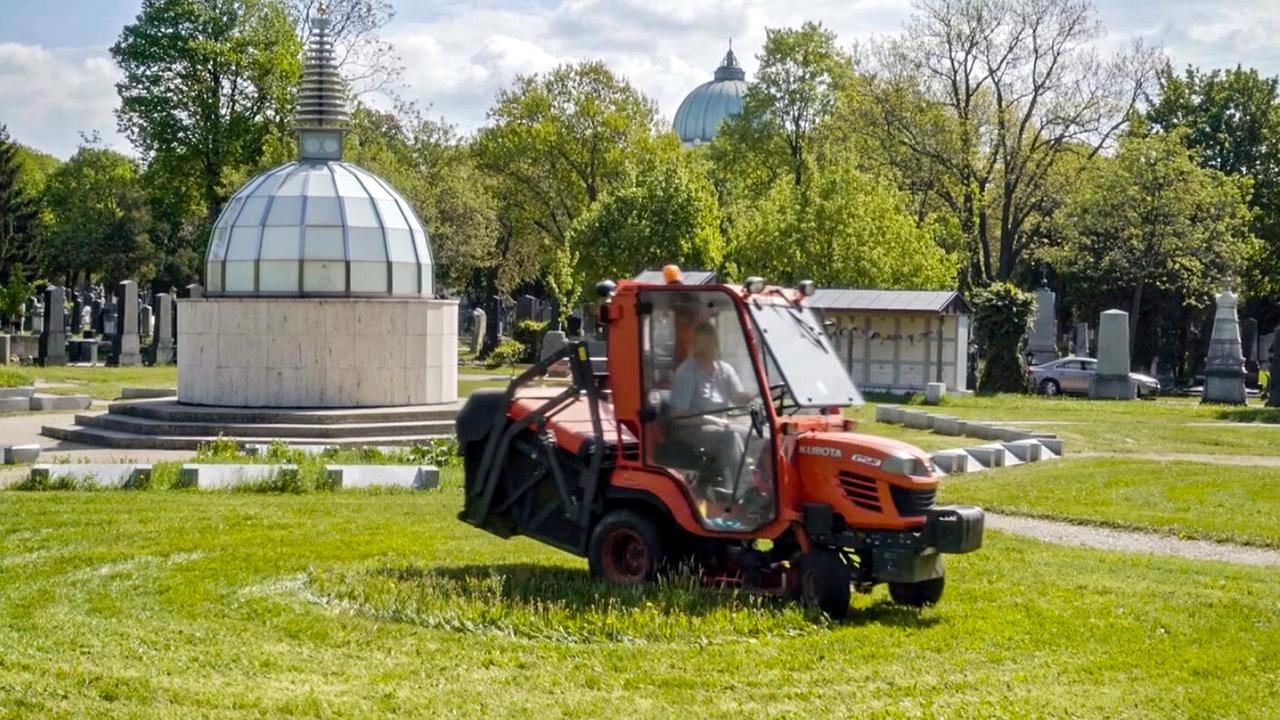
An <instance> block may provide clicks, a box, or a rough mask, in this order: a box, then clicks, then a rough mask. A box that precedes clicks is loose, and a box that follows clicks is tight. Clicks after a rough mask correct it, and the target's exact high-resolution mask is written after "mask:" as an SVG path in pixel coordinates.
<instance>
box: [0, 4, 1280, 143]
mask: <svg viewBox="0 0 1280 720" xmlns="http://www.w3.org/2000/svg"><path fill="white" fill-rule="evenodd" d="M1097 2H1098V11H1099V15H1100V17H1101V19H1102V21H1103V23H1104V24H1105V25H1106V28H1107V31H1108V34H1107V36H1106V37H1105V38H1103V39H1102V40H1101V41H1100V42H1101V43H1102V44H1103V45H1104V46H1120V45H1121V44H1124V43H1125V42H1127V40H1128V39H1129V38H1132V37H1135V36H1141V37H1142V38H1144V39H1146V40H1147V41H1148V42H1149V43H1152V44H1157V45H1160V46H1162V47H1164V48H1165V49H1166V52H1167V53H1168V54H1169V55H1170V56H1171V57H1172V58H1173V59H1174V60H1175V62H1176V63H1178V64H1179V65H1184V64H1188V63H1190V64H1195V65H1200V66H1202V67H1226V66H1234V65H1236V64H1244V65H1246V66H1253V67H1257V68H1259V69H1260V70H1262V71H1263V72H1265V73H1267V74H1270V75H1275V74H1280V40H1278V39H1277V38H1280V0H1097ZM910 6H911V0H608V1H606V0H473V1H466V0H436V1H428V0H396V7H397V17H396V19H395V22H394V23H393V24H392V25H391V26H389V27H388V28H387V36H388V39H389V40H391V41H392V42H393V43H394V44H395V46H396V48H397V50H398V52H399V53H400V55H401V57H402V59H403V61H404V65H405V76H404V83H405V88H404V89H403V94H404V95H405V96H407V97H409V98H412V99H415V100H418V101H419V102H421V103H422V104H424V105H430V106H431V114H432V115H434V116H443V117H445V118H446V119H448V120H449V121H450V122H453V123H454V124H456V125H457V126H458V127H459V128H460V129H461V130H463V131H469V130H472V129H474V128H475V127H477V126H478V125H480V124H482V123H483V122H484V117H485V110H486V109H487V108H488V107H489V105H490V104H491V102H492V100H493V97H494V93H495V91H496V90H497V89H498V88H499V87H502V86H503V85H504V84H506V83H507V82H509V81H510V80H511V78H512V77H514V76H515V75H516V74H517V73H529V72H537V71H541V70H546V69H549V68H551V67H553V66H555V65H556V64H558V63H560V62H563V61H570V60H577V59H583V58H602V59H604V60H605V61H607V62H608V63H609V64H610V65H611V66H612V67H613V68H614V69H615V70H617V71H619V72H621V73H622V74H624V75H625V76H626V77H627V78H629V79H630V80H631V82H632V83H634V84H635V85H636V86H638V87H639V88H640V89H641V90H642V91H644V92H645V93H647V94H649V95H650V96H651V97H653V98H655V99H656V100H657V101H658V104H659V107H660V109H661V111H662V113H663V114H664V115H665V116H667V117H670V116H671V115H672V114H674V112H675V108H676V106H677V105H679V103H680V99H681V98H682V97H683V96H684V94H685V93H686V92H688V90H690V89H691V88H693V87H694V86H696V85H698V84H699V83H702V82H705V81H706V80H709V79H710V78H711V73H712V71H713V70H714V68H715V66H716V65H717V64H718V61H719V59H720V57H721V56H722V55H723V54H724V51H725V47H726V45H727V44H728V41H729V38H733V44H734V48H735V49H736V50H737V51H738V55H739V57H740V58H741V59H742V61H743V65H744V66H745V67H746V69H747V71H748V72H749V73H750V72H751V71H753V70H754V69H755V59H754V57H753V56H754V55H755V53H756V52H758V51H759V48H760V45H761V43H762V41H763V39H764V29H765V28H766V27H777V26H785V25H794V24H798V23H800V22H803V21H804V20H821V21H823V22H824V23H825V24H826V25H827V26H828V27H830V28H832V29H834V30H835V31H836V32H837V33H838V34H839V36H840V38H841V40H842V42H845V43H852V42H854V41H855V40H864V39H868V38H871V37H874V36H880V35H886V34H891V33H894V32H896V31H897V30H898V29H899V28H900V27H901V25H902V22H903V20H904V19H905V18H906V17H907V16H908V15H909V14H910V11H911V7H910ZM138 7H139V0H0V123H4V124H7V125H8V127H9V132H10V134H11V135H12V136H13V137H14V138H15V139H17V140H19V141H20V142H23V143H26V144H29V145H33V146H35V147H37V148H40V149H42V150H44V151H46V152H50V153H53V154H54V155H57V156H59V157H63V158H65V157H67V156H68V155H70V154H71V153H72V152H74V151H75V147H76V145H77V143H78V142H79V133H81V132H92V131H98V132H100V133H101V134H102V136H103V138H104V139H105V140H106V141H107V142H108V144H110V145H112V146H113V147H116V148H118V149H120V150H124V151H129V150H130V148H129V147H128V144H127V143H126V142H125V141H124V140H123V139H122V138H120V136H119V135H118V134H117V133H116V128H115V119H114V116H113V111H114V109H115V106H116V93H115V87H114V83H115V81H116V79H117V77H118V71H117V70H116V68H115V66H114V64H113V63H112V61H111V58H110V55H109V54H108V52H107V48H108V47H109V46H110V45H111V43H112V42H113V41H114V40H115V38H116V37H117V36H118V35H119V32H120V29H121V28H122V27H123V26H124V25H125V24H126V23H128V22H131V21H132V20H133V18H134V17H135V16H136V14H137V12H138Z"/></svg>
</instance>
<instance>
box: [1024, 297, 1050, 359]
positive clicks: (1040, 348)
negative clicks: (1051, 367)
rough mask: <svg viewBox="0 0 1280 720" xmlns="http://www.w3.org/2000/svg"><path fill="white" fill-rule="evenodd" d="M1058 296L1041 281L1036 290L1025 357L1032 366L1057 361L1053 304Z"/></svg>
mask: <svg viewBox="0 0 1280 720" xmlns="http://www.w3.org/2000/svg"><path fill="white" fill-rule="evenodd" d="M1057 298H1058V296H1057V295H1055V294H1054V292H1053V291H1052V290H1050V289H1049V285H1048V284H1047V283H1046V282H1044V281H1042V282H1041V283H1040V288H1039V289H1038V290H1036V317H1035V320H1034V321H1033V322H1032V324H1031V334H1030V335H1029V336H1028V337H1027V355H1028V356H1029V357H1028V359H1029V361H1030V362H1031V364H1032V365H1040V364H1041V363H1047V362H1050V361H1052V360H1057V359H1058V342H1057V341H1058V319H1057V316H1056V315H1055V314H1054V303H1055V302H1057Z"/></svg>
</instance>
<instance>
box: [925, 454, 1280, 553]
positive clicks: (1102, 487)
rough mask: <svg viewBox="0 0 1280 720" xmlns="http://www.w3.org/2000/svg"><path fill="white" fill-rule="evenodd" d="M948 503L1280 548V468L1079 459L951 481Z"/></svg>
mask: <svg viewBox="0 0 1280 720" xmlns="http://www.w3.org/2000/svg"><path fill="white" fill-rule="evenodd" d="M941 497H942V499H941V501H942V502H962V503H973V504H975V505H980V506H982V507H984V508H987V509H989V510H995V511H999V512H1006V513H1011V514H1016V515H1032V516H1036V517H1048V518H1057V519H1064V520H1071V521H1076V522H1084V523H1093V524H1103V525H1112V526H1116V527H1127V528H1137V529H1143V530H1155V531H1158V532H1161V533H1166V534H1172V535H1179V536H1182V537H1189V538H1202V539H1209V540H1223V541H1228V542H1237V543H1245V544H1250V545H1262V546H1269V547H1280V524H1278V523H1277V522H1276V517H1277V516H1278V515H1280V468H1276V467H1253V466H1245V465H1216V464H1212V463H1195V462H1163V463H1152V462H1150V461H1144V460H1125V459H1122V458H1081V459H1070V458H1069V457H1068V458H1066V459H1063V460H1059V461H1054V462H1047V463H1036V464H1028V465H1021V466H1018V467H1014V468H1004V469H1001V470H999V471H998V472H983V473H975V474H969V475H952V476H950V477H948V478H947V479H946V480H945V481H944V482H943V489H942V496H941Z"/></svg>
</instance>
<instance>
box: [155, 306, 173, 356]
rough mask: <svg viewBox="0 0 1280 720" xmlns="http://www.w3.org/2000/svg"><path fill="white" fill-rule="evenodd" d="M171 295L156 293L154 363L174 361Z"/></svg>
mask: <svg viewBox="0 0 1280 720" xmlns="http://www.w3.org/2000/svg"><path fill="white" fill-rule="evenodd" d="M173 321H174V312H173V296H172V295H170V294H169V293H160V294H159V295H156V342H155V347H156V364H157V365H172V364H173V363H174V362H175V358H174V353H173V328H174V322H173Z"/></svg>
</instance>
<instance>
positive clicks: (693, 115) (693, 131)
mask: <svg viewBox="0 0 1280 720" xmlns="http://www.w3.org/2000/svg"><path fill="white" fill-rule="evenodd" d="M746 78H747V74H746V72H745V71H743V69H742V66H741V65H739V64H738V56H736V55H734V54H733V49H732V48H730V49H729V52H727V53H725V56H724V59H723V60H721V61H720V67H718V68H716V72H715V79H714V80H712V81H711V82H707V83H703V84H701V85H699V86H698V87H696V88H694V89H693V92H691V93H689V95H688V96H687V97H685V99H684V102H681V103H680V108H679V109H678V110H676V118H675V122H674V123H672V125H673V127H674V128H675V131H676V134H677V135H679V136H680V142H682V143H684V144H685V145H699V144H702V143H707V142H711V140H712V139H714V138H715V136H716V133H717V132H718V131H719V130H720V125H721V124H723V123H724V121H725V120H727V119H729V118H731V117H733V116H734V115H737V114H738V113H740V112H742V96H743V95H745V94H746V93H747V81H746Z"/></svg>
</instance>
